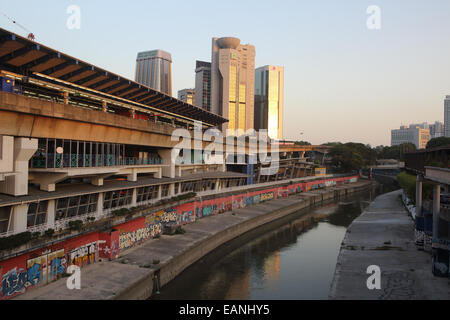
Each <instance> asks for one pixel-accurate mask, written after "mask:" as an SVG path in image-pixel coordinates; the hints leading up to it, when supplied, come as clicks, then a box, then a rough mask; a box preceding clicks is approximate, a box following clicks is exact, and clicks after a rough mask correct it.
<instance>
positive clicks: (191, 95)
mask: <svg viewBox="0 0 450 320" xmlns="http://www.w3.org/2000/svg"><path fill="white" fill-rule="evenodd" d="M178 99H179V100H181V101H184V102H186V103H189V104H192V105H193V104H194V101H195V89H182V90H179V91H178Z"/></svg>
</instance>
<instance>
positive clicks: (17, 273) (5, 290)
mask: <svg viewBox="0 0 450 320" xmlns="http://www.w3.org/2000/svg"><path fill="white" fill-rule="evenodd" d="M26 284H27V271H26V270H24V269H23V268H13V269H11V270H9V271H8V272H7V273H5V274H4V275H3V277H2V291H1V292H2V298H7V297H11V296H14V295H16V294H20V293H24V292H25V290H26Z"/></svg>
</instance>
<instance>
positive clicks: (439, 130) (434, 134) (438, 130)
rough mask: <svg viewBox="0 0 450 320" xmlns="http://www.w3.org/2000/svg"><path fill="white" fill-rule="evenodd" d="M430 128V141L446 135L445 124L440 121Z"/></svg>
mask: <svg viewBox="0 0 450 320" xmlns="http://www.w3.org/2000/svg"><path fill="white" fill-rule="evenodd" d="M429 128H430V139H433V138H439V137H442V136H443V135H444V124H443V123H442V122H440V121H436V122H434V124H430V125H429Z"/></svg>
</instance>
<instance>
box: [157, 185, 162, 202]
mask: <svg viewBox="0 0 450 320" xmlns="http://www.w3.org/2000/svg"><path fill="white" fill-rule="evenodd" d="M161 194H162V185H159V186H158V197H157V198H156V200H160V199H161Z"/></svg>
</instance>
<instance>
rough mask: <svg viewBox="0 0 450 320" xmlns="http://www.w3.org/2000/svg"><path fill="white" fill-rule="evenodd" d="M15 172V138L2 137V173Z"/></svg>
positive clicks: (0, 151)
mask: <svg viewBox="0 0 450 320" xmlns="http://www.w3.org/2000/svg"><path fill="white" fill-rule="evenodd" d="M13 170H14V137H11V136H0V173H7V172H13Z"/></svg>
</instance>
